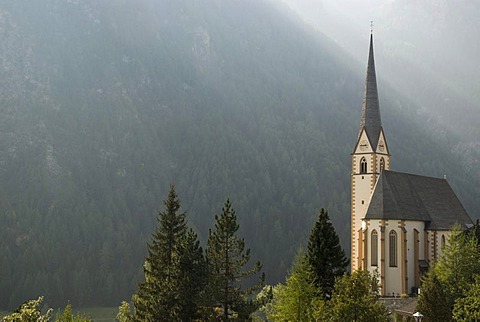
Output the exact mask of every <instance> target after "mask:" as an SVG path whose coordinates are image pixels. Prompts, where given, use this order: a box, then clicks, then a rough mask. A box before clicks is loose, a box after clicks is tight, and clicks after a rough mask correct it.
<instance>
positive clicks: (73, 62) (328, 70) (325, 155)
mask: <svg viewBox="0 0 480 322" xmlns="http://www.w3.org/2000/svg"><path fill="white" fill-rule="evenodd" d="M0 37H1V39H2V41H1V42H0V74H1V75H2V77H1V79H0V113H1V118H0V136H1V138H2V140H0V180H1V182H2V186H1V187H0V218H1V222H2V223H3V224H2V226H1V227H0V258H1V262H2V264H1V266H0V289H2V292H0V303H1V304H2V305H6V306H10V307H12V306H17V305H18V304H20V303H21V302H22V301H23V300H25V299H26V298H33V297H35V296H38V295H40V294H43V295H45V296H46V301H47V302H48V303H50V304H51V305H63V304H65V302H66V301H68V300H69V301H70V302H71V303H73V304H74V305H92V304H96V305H117V304H118V303H119V301H120V300H122V299H128V298H129V297H130V294H131V293H132V292H133V290H134V288H135V285H136V283H137V282H138V281H139V279H140V278H141V277H142V267H141V266H142V263H143V261H144V256H145V250H146V247H145V242H146V241H147V240H148V236H149V235H150V233H151V232H152V231H153V229H154V225H155V223H156V221H155V216H156V214H157V212H158V210H159V209H161V207H162V200H163V199H164V197H165V196H166V192H167V189H168V185H169V183H175V184H176V186H177V191H178V193H179V195H180V197H181V199H182V205H183V208H184V209H186V210H188V213H189V220H190V221H191V223H192V225H193V226H194V227H195V228H196V229H197V231H198V232H199V234H200V235H201V237H202V239H205V237H206V235H207V233H208V229H209V228H210V227H211V226H212V223H213V216H214V214H216V213H219V212H220V210H221V205H222V204H223V202H224V201H225V200H226V199H227V197H229V198H230V199H231V200H232V202H233V205H234V208H235V210H236V212H237V215H238V219H239V222H240V227H241V233H242V235H243V236H244V237H245V239H246V242H247V245H248V246H249V247H250V248H252V253H253V254H254V256H257V257H258V258H259V259H261V260H262V261H263V262H264V269H265V271H266V273H267V279H268V280H269V282H272V283H273V282H276V281H278V280H280V279H282V278H283V277H284V275H285V272H286V269H287V268H288V267H289V265H290V261H291V258H292V256H293V254H294V252H295V251H296V249H297V248H298V247H299V246H300V245H301V244H302V243H303V242H304V240H305V238H306V237H307V236H308V233H309V229H310V227H311V225H312V223H313V222H314V220H315V217H316V215H317V212H318V210H319V209H320V208H321V207H326V208H328V210H329V213H330V216H331V217H332V219H333V221H334V223H335V224H336V227H337V230H338V231H339V234H340V235H341V236H343V241H342V242H343V244H344V245H345V246H346V245H348V243H349V242H348V237H347V236H348V234H347V233H348V230H349V225H348V222H349V219H348V218H349V194H350V190H349V179H350V178H349V172H350V157H349V154H350V153H351V151H352V149H353V144H354V142H355V139H356V135H357V131H358V119H359V115H360V106H361V100H362V91H363V79H364V66H359V65H355V64H352V63H351V62H350V61H349V58H348V56H347V55H346V54H345V53H343V52H342V51H341V50H340V49H339V48H337V47H336V46H335V45H334V44H333V43H332V42H330V41H329V40H328V39H326V38H325V37H322V36H318V35H315V34H314V33H313V31H311V30H309V29H308V28H307V27H305V26H302V25H301V24H299V23H298V22H297V21H292V20H291V18H288V16H287V15H285V14H284V13H283V12H279V11H277V10H276V9H275V8H274V7H273V6H272V5H271V4H270V3H269V2H264V1H259V0H251V1H250V0H248V1H244V0H242V1H239V0H234V1H221V0H208V1H191V0H188V1H187V0H176V1H167V0H165V1H163V0H162V1H158V0H137V1H127V0H125V1H118V0H115V1H114V0H106V1H94V0H85V1H74V0H45V1H42V3H36V2H33V3H32V2H28V1H12V2H7V3H5V2H4V3H2V4H1V5H0ZM366 51H367V44H365V55H366ZM379 86H380V96H381V100H382V102H381V103H382V113H383V114H382V116H383V121H384V128H385V130H386V133H387V136H388V139H389V145H390V150H391V151H392V152H393V154H394V156H393V162H394V165H397V166H396V167H395V168H396V169H399V168H400V169H403V170H407V171H409V172H417V173H424V174H429V175H436V176H441V175H443V174H445V173H447V174H448V175H449V176H450V177H451V182H452V184H453V185H454V187H455V188H456V190H457V191H458V192H459V193H460V197H461V198H462V200H463V201H465V205H466V206H467V207H468V208H469V209H478V207H479V206H480V205H479V204H478V198H477V199H476V198H475V196H478V193H479V191H478V189H479V188H478V186H475V182H474V181H472V180H471V178H469V177H468V176H467V175H466V173H465V170H464V168H462V166H461V165H460V164H459V163H458V161H457V160H456V159H455V158H454V156H453V155H451V154H450V152H449V148H448V145H449V143H450V142H449V141H448V140H447V139H441V138H440V139H439V138H436V137H435V138H434V137H433V136H431V135H429V134H427V133H425V129H424V128H423V120H422V119H415V118H416V116H415V117H412V114H414V113H415V109H414V108H413V107H412V104H411V103H410V101H409V100H408V99H405V98H404V97H402V96H401V95H399V94H397V93H395V92H393V91H392V90H390V89H388V88H387V87H386V86H384V85H382V84H381V83H380V84H379ZM347 252H348V250H347Z"/></svg>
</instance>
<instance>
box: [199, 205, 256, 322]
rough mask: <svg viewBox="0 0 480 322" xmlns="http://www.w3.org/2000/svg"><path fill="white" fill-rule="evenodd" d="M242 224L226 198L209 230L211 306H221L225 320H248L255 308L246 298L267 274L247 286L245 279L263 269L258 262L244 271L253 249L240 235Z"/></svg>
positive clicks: (208, 295) (208, 250)
mask: <svg viewBox="0 0 480 322" xmlns="http://www.w3.org/2000/svg"><path fill="white" fill-rule="evenodd" d="M238 228H239V225H238V224H237V217H236V215H235V211H234V210H233V208H232V204H231V203H230V200H227V201H226V203H225V205H224V207H223V208H222V213H221V214H220V215H219V216H217V215H216V216H215V230H214V231H211V230H210V232H209V236H208V243H207V252H206V254H207V262H208V267H209V282H208V291H207V298H208V302H209V305H210V306H212V307H215V306H217V305H220V306H221V308H222V312H221V318H222V320H224V321H227V320H229V319H230V318H232V317H234V316H235V317H237V318H239V319H242V320H245V319H247V318H248V316H249V315H250V314H251V313H252V312H251V311H253V310H254V308H253V307H252V305H251V303H250V302H249V301H248V299H247V297H248V296H249V295H251V294H252V293H253V292H254V291H256V290H259V289H260V288H261V287H262V286H263V283H264V280H265V275H264V274H262V275H261V278H260V281H259V282H258V283H256V284H255V285H253V286H251V287H247V288H245V285H243V283H244V281H245V280H246V279H248V278H250V277H252V276H254V275H256V274H257V273H258V272H259V271H260V270H261V268H262V264H261V263H260V262H259V261H258V262H256V263H255V264H254V265H253V267H252V268H251V269H247V270H244V269H243V268H244V266H245V265H246V264H247V263H248V262H249V260H250V257H251V255H250V249H247V250H245V241H244V239H243V238H240V237H238V236H237V234H236V233H237V231H238Z"/></svg>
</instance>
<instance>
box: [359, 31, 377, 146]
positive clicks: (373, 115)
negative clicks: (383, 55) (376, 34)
mask: <svg viewBox="0 0 480 322" xmlns="http://www.w3.org/2000/svg"><path fill="white" fill-rule="evenodd" d="M363 128H365V131H366V132H367V136H368V138H369V140H370V143H371V145H372V146H373V148H376V147H377V143H378V138H379V136H380V130H381V129H382V121H381V118H380V105H379V103H378V92H377V77H376V74H375V59H374V57H373V34H371V35H370V50H369V53H368V65H367V76H366V79H365V94H364V97H363V104H362V116H361V118H360V132H361V131H362V129H363Z"/></svg>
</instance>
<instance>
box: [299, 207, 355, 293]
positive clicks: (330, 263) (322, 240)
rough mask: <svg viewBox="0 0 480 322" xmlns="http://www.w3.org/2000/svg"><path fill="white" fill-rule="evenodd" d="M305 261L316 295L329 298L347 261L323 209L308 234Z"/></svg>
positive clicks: (344, 271) (343, 272) (344, 269)
mask: <svg viewBox="0 0 480 322" xmlns="http://www.w3.org/2000/svg"><path fill="white" fill-rule="evenodd" d="M307 259H308V263H309V264H310V266H311V272H312V274H311V276H312V279H313V283H314V284H315V286H316V287H317V292H318V295H319V296H320V297H322V298H323V299H329V298H331V296H332V291H333V287H334V284H335V279H336V278H337V277H340V276H342V275H343V274H345V273H346V270H347V266H348V259H347V257H346V256H345V252H344V251H343V249H342V247H341V245H340V240H339V238H338V235H337V233H336V231H335V228H334V227H333V225H332V223H331V222H330V218H329V217H328V212H327V211H326V210H325V209H323V208H322V209H321V210H320V214H319V216H318V219H317V221H316V223H315V226H314V227H313V229H312V232H311V233H310V238H309V240H308V248H307Z"/></svg>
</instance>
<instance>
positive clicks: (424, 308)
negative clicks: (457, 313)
mask: <svg viewBox="0 0 480 322" xmlns="http://www.w3.org/2000/svg"><path fill="white" fill-rule="evenodd" d="M416 311H418V312H421V313H422V314H423V321H424V322H434V321H439V322H448V321H451V320H452V308H451V306H450V304H449V303H448V300H447V296H446V294H445V292H444V286H443V285H442V283H441V282H440V280H439V279H438V277H437V274H436V272H435V270H434V269H431V270H429V272H428V273H427V275H426V277H425V278H424V279H423V281H422V291H421V292H420V296H419V298H418V303H417V308H416Z"/></svg>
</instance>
